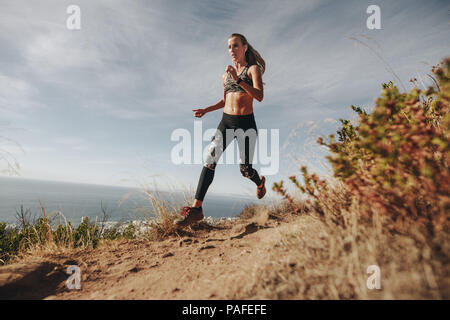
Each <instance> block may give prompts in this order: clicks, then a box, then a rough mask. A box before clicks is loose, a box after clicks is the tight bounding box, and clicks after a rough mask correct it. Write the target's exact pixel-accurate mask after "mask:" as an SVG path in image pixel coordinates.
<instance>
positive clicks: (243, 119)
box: [195, 113, 261, 201]
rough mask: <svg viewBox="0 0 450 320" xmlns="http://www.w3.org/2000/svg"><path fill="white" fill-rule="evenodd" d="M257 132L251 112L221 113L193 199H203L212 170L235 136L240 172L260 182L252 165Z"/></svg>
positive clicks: (256, 182) (258, 183)
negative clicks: (242, 113)
mask: <svg viewBox="0 0 450 320" xmlns="http://www.w3.org/2000/svg"><path fill="white" fill-rule="evenodd" d="M257 134H258V129H257V128H256V122H255V116H254V114H253V113H251V114H248V115H243V116H241V115H231V114H227V113H223V116H222V120H221V121H220V123H219V126H218V127H217V130H216V134H215V135H214V137H213V138H212V140H211V143H210V145H209V149H208V155H207V158H206V161H205V164H204V166H203V169H202V172H201V174H200V179H199V182H198V186H197V192H196V194H195V199H197V200H200V201H203V199H204V197H205V194H206V191H207V190H208V188H209V186H210V184H211V183H212V181H213V179H214V171H215V169H216V166H217V162H218V161H219V158H220V156H221V155H222V153H223V152H224V151H225V149H226V148H227V147H228V145H229V144H230V143H231V142H232V141H233V140H234V139H235V138H236V139H237V141H238V148H239V162H240V164H239V168H240V171H241V174H242V175H243V176H244V177H246V178H249V179H250V180H252V181H253V182H254V183H255V184H256V185H257V186H259V185H260V184H261V179H260V178H259V174H258V172H257V171H256V170H255V169H253V167H252V159H253V153H254V150H255V145H256V137H257Z"/></svg>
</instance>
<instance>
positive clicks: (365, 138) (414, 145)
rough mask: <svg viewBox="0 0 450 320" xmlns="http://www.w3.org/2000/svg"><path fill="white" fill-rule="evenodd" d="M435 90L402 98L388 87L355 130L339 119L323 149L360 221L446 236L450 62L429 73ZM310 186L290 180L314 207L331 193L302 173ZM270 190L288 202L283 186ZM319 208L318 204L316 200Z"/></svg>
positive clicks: (449, 190) (449, 186)
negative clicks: (378, 220) (387, 221)
mask: <svg viewBox="0 0 450 320" xmlns="http://www.w3.org/2000/svg"><path fill="white" fill-rule="evenodd" d="M432 71H433V73H434V74H435V77H436V79H435V81H436V88H434V87H430V88H428V89H427V90H424V91H422V90H419V89H418V88H414V89H412V90H411V91H410V92H408V93H401V92H399V90H398V88H397V87H396V86H394V85H393V83H392V82H390V83H389V84H383V91H382V93H381V97H379V98H377V99H376V105H375V108H374V109H373V110H372V112H370V113H369V114H368V113H367V112H365V111H364V110H361V109H360V108H358V107H355V106H351V107H352V109H353V110H354V111H355V112H357V113H358V114H359V119H358V124H357V125H356V126H353V125H352V124H351V123H350V121H348V120H342V119H340V121H341V123H342V128H341V129H340V130H339V131H338V132H337V133H338V135H339V141H335V136H334V135H329V137H328V138H329V141H328V142H324V141H323V139H322V138H319V139H318V143H319V144H321V145H324V146H326V147H328V149H329V150H330V151H331V153H332V155H331V156H328V157H327V158H328V160H329V161H330V163H331V165H332V167H333V172H334V176H335V177H336V178H338V179H339V180H340V181H342V182H343V183H344V185H345V186H347V187H348V192H349V196H350V197H351V198H352V199H355V200H357V201H359V202H360V203H365V204H367V205H366V206H364V207H363V208H364V210H363V212H360V214H361V215H362V216H366V217H371V216H372V215H373V214H374V210H376V211H377V212H378V213H380V214H382V215H388V216H390V217H391V218H392V221H393V224H391V225H390V226H391V227H392V228H393V229H395V230H397V231H401V232H402V231H405V230H406V228H407V222H410V221H414V222H415V223H419V224H421V225H423V226H424V227H426V228H427V230H428V231H429V232H431V233H435V232H437V231H439V230H442V228H444V226H445V225H446V223H447V216H448V214H447V212H450V172H449V160H450V152H449V151H450V133H449V129H450V114H449V109H450V58H447V59H445V60H444V61H443V62H442V63H441V64H439V65H438V66H436V67H433V69H432ZM302 173H303V177H304V180H305V186H301V185H300V184H299V183H298V181H297V180H296V178H295V176H292V177H290V180H291V181H292V182H293V183H294V184H295V185H296V186H297V187H298V188H299V189H300V191H301V192H303V193H307V194H309V195H311V196H313V197H314V198H316V200H318V199H319V197H320V193H323V192H329V190H328V189H329V188H328V184H327V182H326V181H324V180H320V179H319V178H318V177H317V176H316V175H309V174H308V172H307V170H306V168H305V167H302ZM273 190H275V191H276V192H278V193H280V194H282V195H283V196H284V197H285V198H288V199H290V197H289V195H288V194H287V193H286V191H285V190H284V188H283V182H282V181H281V182H280V183H278V184H277V183H275V184H274V186H273ZM315 205H316V208H318V209H320V201H319V202H318V201H316V203H315Z"/></svg>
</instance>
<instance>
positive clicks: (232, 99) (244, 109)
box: [223, 92, 253, 116]
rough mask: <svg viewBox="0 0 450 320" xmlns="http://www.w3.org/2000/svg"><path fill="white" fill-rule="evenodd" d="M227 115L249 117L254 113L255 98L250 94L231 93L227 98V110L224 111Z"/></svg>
mask: <svg viewBox="0 0 450 320" xmlns="http://www.w3.org/2000/svg"><path fill="white" fill-rule="evenodd" d="M223 112H224V113H226V114H231V115H239V116H243V115H247V114H251V113H253V98H252V96H251V95H249V94H248V93H243V92H229V93H227V96H226V97H225V108H224V110H223Z"/></svg>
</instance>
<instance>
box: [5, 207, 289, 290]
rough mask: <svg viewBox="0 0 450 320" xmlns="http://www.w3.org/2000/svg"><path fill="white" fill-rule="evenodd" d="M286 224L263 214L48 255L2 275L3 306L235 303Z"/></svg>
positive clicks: (8, 267) (20, 264)
mask: <svg viewBox="0 0 450 320" xmlns="http://www.w3.org/2000/svg"><path fill="white" fill-rule="evenodd" d="M284 219H285V220H286V218H284ZM286 223H287V221H281V220H280V219H278V218H277V217H273V216H271V217H269V216H268V215H267V214H265V215H264V214H263V215H262V216H260V217H257V218H253V219H252V220H237V221H234V222H223V223H221V224H220V225H218V226H217V228H214V229H209V230H207V229H203V230H195V231H193V230H190V229H188V230H187V231H189V232H188V233H187V235H184V236H180V237H171V238H169V239H167V240H164V241H161V242H152V241H148V240H135V241H123V242H115V243H113V244H110V245H104V246H101V247H99V248H96V249H89V250H83V251H75V252H74V251H72V252H66V253H60V254H54V253H53V254H46V255H43V256H42V257H35V258H33V259H30V260H29V261H26V262H21V263H16V264H11V265H9V266H4V267H1V268H0V298H28V299H30V298H31V299H230V298H233V297H237V296H238V295H239V292H240V290H241V289H242V288H244V287H245V285H246V284H248V283H249V281H251V280H252V279H253V277H254V275H255V270H256V267H257V266H259V265H261V264H262V263H264V262H266V261H267V259H268V257H269V251H270V249H271V248H272V247H273V243H274V241H276V240H277V238H279V231H278V229H279V227H282V226H283V225H284V224H286ZM272 251H273V250H272ZM68 265H77V266H79V268H80V270H81V286H82V289H81V290H69V289H68V288H67V287H66V279H67V278H68V277H69V275H67V274H66V273H65V271H66V269H67V267H68Z"/></svg>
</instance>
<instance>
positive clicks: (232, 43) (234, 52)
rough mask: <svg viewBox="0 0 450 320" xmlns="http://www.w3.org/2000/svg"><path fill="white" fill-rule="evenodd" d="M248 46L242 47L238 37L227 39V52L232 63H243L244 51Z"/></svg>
mask: <svg viewBox="0 0 450 320" xmlns="http://www.w3.org/2000/svg"><path fill="white" fill-rule="evenodd" d="M247 47H248V45H242V42H241V39H239V38H238V37H231V38H230V39H228V52H229V53H230V56H231V59H232V60H233V62H236V61H245V51H247Z"/></svg>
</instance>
